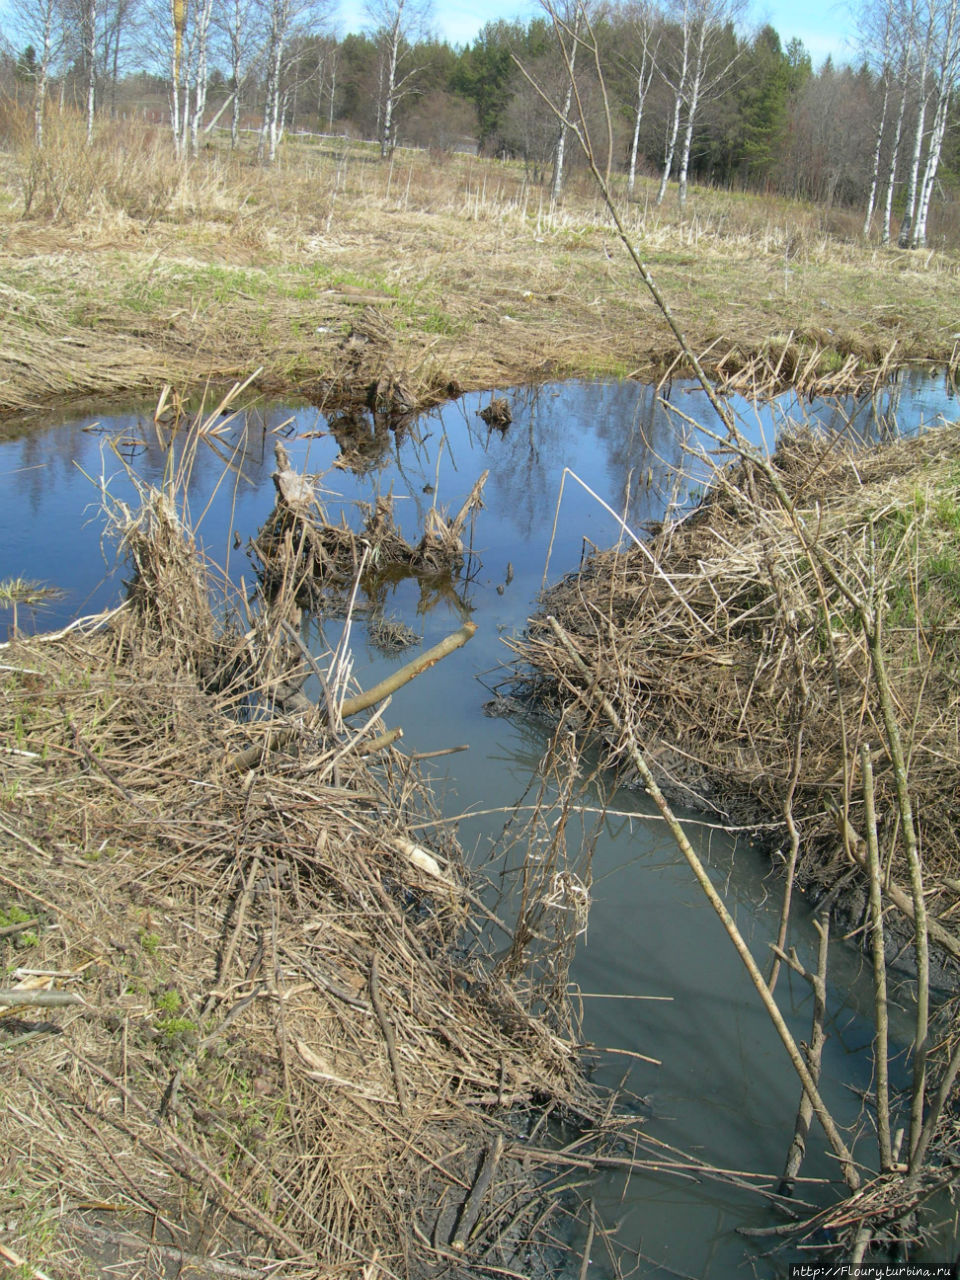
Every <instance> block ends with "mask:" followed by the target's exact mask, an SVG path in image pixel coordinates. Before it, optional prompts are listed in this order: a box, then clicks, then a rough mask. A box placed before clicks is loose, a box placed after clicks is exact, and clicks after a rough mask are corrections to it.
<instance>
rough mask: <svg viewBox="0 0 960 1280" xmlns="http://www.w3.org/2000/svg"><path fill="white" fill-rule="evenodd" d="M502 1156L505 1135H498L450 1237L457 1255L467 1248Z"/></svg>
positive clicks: (492, 1143) (486, 1152)
mask: <svg viewBox="0 0 960 1280" xmlns="http://www.w3.org/2000/svg"><path fill="white" fill-rule="evenodd" d="M501 1155H503V1135H502V1134H499V1133H498V1134H497V1136H496V1137H495V1138H494V1140H493V1142H491V1143H490V1145H489V1146H488V1147H487V1149H486V1151H485V1152H484V1155H483V1163H482V1164H481V1166H480V1170H479V1172H478V1173H477V1177H476V1181H475V1182H474V1184H473V1186H472V1187H471V1188H470V1194H469V1195H468V1196H467V1198H466V1200H464V1202H463V1204H462V1206H461V1208H460V1214H459V1217H458V1218H457V1225H456V1227H455V1228H454V1231H453V1235H452V1236H451V1237H450V1248H451V1249H453V1251H454V1252H455V1253H463V1252H464V1250H465V1249H466V1247H467V1241H468V1240H469V1239H470V1232H471V1231H472V1230H473V1228H474V1227H475V1226H476V1223H477V1218H479V1216H480V1206H481V1204H482V1203H483V1197H484V1196H485V1195H486V1194H487V1190H488V1188H489V1186H490V1183H491V1182H492V1181H493V1175H494V1174H495V1173H496V1171H497V1165H498V1164H499V1163H500V1157H501Z"/></svg>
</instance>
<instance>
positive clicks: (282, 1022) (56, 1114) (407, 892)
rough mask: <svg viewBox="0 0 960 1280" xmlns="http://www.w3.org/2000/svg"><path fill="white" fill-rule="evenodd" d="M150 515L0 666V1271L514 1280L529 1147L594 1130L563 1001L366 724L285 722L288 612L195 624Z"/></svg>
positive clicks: (166, 532) (541, 1170)
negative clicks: (58, 613) (77, 618)
mask: <svg viewBox="0 0 960 1280" xmlns="http://www.w3.org/2000/svg"><path fill="white" fill-rule="evenodd" d="M143 496H144V502H143V506H142V509H141V510H140V511H139V512H133V513H131V512H130V511H128V510H126V509H125V508H123V509H120V508H117V509H116V510H115V511H114V513H113V515H114V524H115V533H116V534H117V536H119V538H120V539H121V542H122V545H123V546H124V547H125V549H126V551H127V554H128V556H129V563H130V566H131V588H130V594H129V599H128V600H127V602H126V603H125V604H124V605H122V606H121V607H120V608H118V609H116V610H114V611H113V612H112V613H111V614H109V615H102V616H100V617H98V618H96V619H94V620H91V621H89V622H88V623H87V624H85V625H83V626H78V627H73V628H70V629H68V630H67V631H66V632H63V633H60V634H56V635H49V636H41V637H37V638H33V639H23V640H14V641H12V642H11V643H9V644H7V645H5V646H4V647H3V650H2V655H0V656H2V669H0V741H2V742H3V743H4V747H3V750H2V752H0V787H2V791H0V796H2V806H0V828H2V832H3V842H4V857H3V870H2V873H0V913H2V915H0V953H2V961H3V965H4V980H3V987H4V988H5V990H4V992H3V998H2V1003H0V1048H2V1049H3V1050H4V1053H5V1061H6V1068H5V1071H4V1076H3V1084H2V1087H0V1100H2V1105H0V1145H2V1148H3V1150H4V1152H5V1155H6V1157H7V1159H8V1161H9V1163H8V1166H7V1172H8V1176H7V1177H6V1178H5V1180H4V1181H5V1184H6V1185H5V1189H4V1192H3V1195H2V1197H0V1198H2V1203H3V1210H4V1212H3V1214H2V1220H3V1223H4V1227H3V1233H2V1235H0V1248H2V1250H5V1251H6V1252H3V1253H2V1254H0V1256H3V1257H4V1258H6V1259H7V1260H11V1259H13V1260H16V1259H17V1258H19V1259H23V1260H26V1261H27V1262H28V1263H29V1264H30V1265H31V1266H33V1267H48V1268H50V1269H52V1270H53V1271H54V1272H55V1273H57V1274H76V1275H84V1274H89V1273H95V1272H96V1269H97V1268H98V1267H102V1266H105V1265H108V1264H113V1263H115V1262H118V1261H122V1262H125V1263H127V1264H129V1265H131V1266H135V1267H136V1268H138V1270H137V1272H136V1273H137V1274H139V1275H143V1276H162V1275H172V1274H177V1273H178V1270H177V1268H178V1267H181V1268H182V1267H184V1266H186V1267H188V1268H189V1269H190V1270H191V1274H196V1275H198V1276H207V1275H209V1276H215V1275H231V1276H248V1275H249V1276H252V1275H261V1274H264V1273H265V1272H266V1271H269V1274H271V1275H277V1276H297V1277H308V1276H311V1277H316V1276H321V1275H322V1276H324V1277H326V1276H331V1275H344V1276H349V1275H363V1276H364V1277H365V1280H375V1278H377V1277H406V1276H429V1275H433V1274H439V1273H440V1272H443V1273H444V1274H446V1275H461V1274H463V1275H466V1274H477V1273H478V1272H480V1273H482V1272H484V1271H485V1270H490V1269H493V1270H497V1269H498V1268H499V1269H504V1268H505V1269H506V1270H507V1271H514V1272H516V1271H519V1272H521V1273H522V1274H525V1275H528V1274H538V1273H539V1271H540V1270H542V1269H543V1268H545V1266H546V1265H547V1264H548V1262H549V1260H550V1258H551V1256H552V1255H551V1254H550V1250H551V1248H552V1247H555V1242H558V1241H559V1242H562V1241H563V1239H564V1238H565V1235H566V1232H567V1227H566V1226H565V1224H564V1221H563V1219H564V1215H565V1212H566V1210H565V1209H564V1207H563V1206H564V1200H563V1197H562V1195H560V1194H559V1187H558V1182H557V1179H556V1177H555V1176H554V1172H553V1171H551V1170H550V1169H549V1165H548V1164H546V1163H545V1161H544V1160H543V1153H541V1159H540V1160H538V1161H536V1162H535V1163H534V1165H533V1167H531V1166H530V1164H529V1162H528V1161H527V1160H526V1159H521V1153H520V1144H521V1142H522V1141H523V1139H524V1138H525V1137H527V1136H528V1134H529V1133H531V1132H536V1133H537V1134H540V1135H541V1144H542V1141H543V1140H542V1133H543V1125H544V1118H545V1116H546V1115H547V1114H548V1113H552V1114H553V1115H554V1117H555V1118H557V1119H567V1120H569V1121H571V1122H573V1123H574V1124H575V1125H577V1126H581V1127H583V1126H586V1127H588V1128H589V1127H591V1126H592V1125H594V1124H596V1125H597V1126H598V1127H599V1128H600V1129H602V1128H603V1127H604V1125H605V1118H604V1108H605V1107H606V1100H603V1101H602V1103H601V1100H599V1099H598V1098H597V1097H596V1096H595V1094H594V1092H593V1090H592V1089H591V1088H590V1087H589V1086H588V1084H587V1083H586V1082H585V1080H584V1078H583V1076H582V1075H581V1073H580V1068H579V1062H578V1052H577V1048H578V1046H577V1044H576V1042H575V1040H574V1039H573V1038H572V1036H571V1034H570V1025H569V1020H568V1018H567V1015H566V1012H565V1011H564V1010H563V1009H561V1008H560V1007H558V1006H555V1007H553V1008H552V1009H551V1008H550V1007H547V1008H546V1009H545V1008H544V1006H543V1003H542V992H536V986H535V984H532V983H531V982H530V973H529V971H528V972H527V973H526V977H525V980H524V982H523V983H522V984H521V983H519V982H515V981H513V980H511V979H510V978H508V977H507V976H506V974H505V973H504V972H503V970H502V969H498V968H497V967H496V966H495V965H494V964H493V963H492V962H491V961H490V960H489V959H488V947H491V943H490V941H489V939H488V938H487V935H486V932H485V927H484V926H487V925H489V923H490V921H489V912H488V911H487V908H486V907H485V906H484V903H483V902H482V901H481V899H480V898H479V896H478V894H477V892H476V891H475V889H474V888H473V887H471V884H470V881H469V877H468V875H467V873H466V871H465V869H464V866H463V863H462V860H461V857H460V851H459V849H458V848H457V846H456V844H455V843H454V842H453V841H452V840H451V839H446V838H441V839H439V840H438V839H429V840H428V839H427V838H426V837H425V834H424V833H425V832H427V831H432V830H434V829H433V828H432V826H431V822H430V819H431V816H432V810H431V804H430V796H429V793H428V791H427V789H426V788H425V786H424V784H423V782H422V779H421V778H420V776H419V774H418V772H417V770H416V767H415V765H414V764H413V763H412V762H411V761H410V760H409V759H408V758H407V757H406V756H404V755H403V754H402V753H401V752H399V751H398V750H397V749H396V748H395V747H393V746H391V745H390V738H389V735H385V734H384V725H383V723H382V720H381V719H380V717H379V715H378V714H377V712H376V710H370V711H368V712H367V713H366V714H365V715H362V716H361V715H358V714H356V713H354V712H353V711H352V710H351V706H350V705H349V703H348V702H347V701H344V698H345V696H346V695H347V693H348V689H347V687H346V686H345V685H344V684H342V683H338V681H337V679H336V678H335V676H333V675H331V677H330V679H329V680H327V682H326V684H325V695H324V700H323V701H324V705H323V707H322V708H314V711H313V714H312V715H307V714H304V711H303V708H302V707H298V714H297V715H296V716H289V715H286V714H284V712H283V710H282V706H283V703H282V700H281V699H280V697H278V688H279V687H280V685H281V683H282V682H283V681H284V680H286V679H287V678H288V677H289V674H290V654H289V653H288V652H286V651H285V645H284V636H285V632H284V628H283V623H284V621H285V619H286V618H288V617H290V616H292V610H293V609H295V608H296V605H295V601H294V599H293V596H294V594H295V592H294V591H293V590H291V589H290V588H289V587H283V586H282V585H281V586H280V587H278V588H276V589H271V591H270V593H269V598H268V596H263V597H262V598H261V600H260V602H259V603H254V604H253V606H252V612H251V605H250V603H249V602H247V601H244V600H240V599H236V600H232V601H229V602H228V605H227V607H226V609H225V610H224V609H223V608H222V607H221V605H222V587H221V588H220V596H219V598H218V599H217V604H216V608H215V607H214V604H213V603H212V602H213V599H214V595H213V580H212V579H211V578H210V576H209V574H208V569H207V567H206V566H205V565H203V564H202V562H201V561H200V560H199V558H198V555H197V552H196V548H195V546H194V544H193V541H192V538H191V535H190V533H189V530H188V529H187V528H185V527H184V525H183V524H182V522H181V519H180V516H179V514H178V509H177V506H176V503H175V501H174V498H173V495H171V494H170V493H165V494H160V493H155V492H149V493H145V494H144V495H143ZM241 618H242V619H243V621H242V622H241V621H240V619H241ZM332 670H335V669H333V668H332ZM438 830H441V831H442V830H444V828H442V827H441V828H438ZM496 927H500V926H496ZM501 944H502V939H501ZM491 949H492V948H491ZM546 960H547V958H546V957H545V962H546ZM535 992H536V994H535ZM534 1000H536V1001H537V1002H538V1003H537V1008H538V1012H536V1013H534V1012H533V1011H532V1009H533V1002H534Z"/></svg>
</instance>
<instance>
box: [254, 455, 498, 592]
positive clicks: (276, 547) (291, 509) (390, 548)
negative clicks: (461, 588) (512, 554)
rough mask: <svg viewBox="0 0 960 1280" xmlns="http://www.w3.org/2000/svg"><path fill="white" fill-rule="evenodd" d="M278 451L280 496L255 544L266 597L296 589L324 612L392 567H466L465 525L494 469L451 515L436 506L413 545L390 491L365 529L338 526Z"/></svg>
mask: <svg viewBox="0 0 960 1280" xmlns="http://www.w3.org/2000/svg"><path fill="white" fill-rule="evenodd" d="M276 457H277V469H276V471H275V472H274V473H273V482H274V487H275V489H276V492H277V497H276V502H275V504H274V508H273V511H272V512H271V514H270V517H269V518H268V520H267V521H266V523H265V524H264V526H263V528H262V529H261V531H260V533H259V534H258V536H257V538H256V540H255V542H254V543H253V551H254V554H255V556H256V558H257V561H258V575H259V578H260V581H261V583H262V585H263V589H264V592H265V594H266V595H267V596H268V597H269V598H271V599H272V598H274V597H276V596H277V595H278V594H280V595H282V594H283V593H285V592H291V593H292V596H293V599H294V600H295V601H296V603H297V605H298V606H300V607H302V608H305V609H309V610H312V611H314V612H321V611H322V610H323V608H324V606H325V605H328V604H329V603H330V601H331V599H335V598H337V597H342V596H343V594H344V592H345V591H348V590H349V589H350V588H351V587H352V586H353V584H354V583H355V582H356V581H357V579H358V578H364V577H366V578H367V579H369V578H370V577H372V576H376V575H380V574H383V573H385V572H387V571H389V570H391V569H402V570H405V571H407V572H409V573H412V574H418V575H424V574H427V575H430V574H446V575H453V574H456V573H458V572H459V571H460V569H461V568H462V567H463V563H464V558H465V555H466V547H465V545H464V541H463V535H464V531H465V529H466V526H467V523H468V522H469V520H470V519H471V517H472V516H473V515H474V514H475V513H476V512H477V511H478V510H479V508H480V506H481V505H482V502H481V498H482V494H483V487H484V485H485V484H486V482H487V476H488V474H489V472H487V471H484V472H483V474H482V475H481V476H480V477H479V479H478V480H477V482H476V484H475V485H474V486H473V488H472V489H471V491H470V493H469V494H468V495H467V498H466V501H465V502H464V503H463V505H462V506H461V507H460V510H459V511H458V512H457V513H456V515H454V516H453V517H449V516H446V515H443V514H442V513H441V512H440V511H439V510H438V509H437V507H436V506H432V507H431V508H430V509H429V511H428V512H427V516H426V521H425V527H424V530H423V534H422V535H421V537H420V539H419V541H418V542H417V543H415V544H414V543H411V542H408V541H407V539H406V538H404V536H403V534H402V533H401V532H400V530H399V529H398V528H397V524H396V521H395V519H394V514H393V500H392V498H390V497H389V496H381V497H379V498H377V500H376V502H375V503H374V504H373V505H372V507H371V508H369V509H367V511H366V520H365V522H364V525H363V528H362V529H361V530H360V532H359V533H356V532H354V530H353V529H351V528H350V526H349V525H348V524H347V522H346V519H345V518H344V519H341V521H340V523H339V524H333V523H332V522H331V521H330V520H329V519H328V518H327V515H326V512H325V511H324V509H323V506H322V504H321V503H320V501H319V499H318V497H317V489H316V486H315V484H314V482H313V481H312V480H311V479H310V478H309V477H308V476H304V475H301V474H300V473H299V472H297V471H295V470H294V469H293V468H292V467H291V465H290V459H289V457H288V456H287V451H286V450H285V449H284V447H283V445H282V444H279V443H278V444H277V445H276Z"/></svg>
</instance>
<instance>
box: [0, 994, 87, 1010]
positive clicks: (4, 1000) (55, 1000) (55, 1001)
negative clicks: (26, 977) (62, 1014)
mask: <svg viewBox="0 0 960 1280" xmlns="http://www.w3.org/2000/svg"><path fill="white" fill-rule="evenodd" d="M0 1004H2V1005H13V1006H14V1007H15V1006H16V1005H18V1004H24V1005H32V1006H33V1007H34V1008H38V1009H57V1008H60V1007H61V1006H63V1005H73V1004H83V999H82V998H81V997H80V996H78V995H77V994H76V992H73V991H17V990H16V989H14V990H12V991H0Z"/></svg>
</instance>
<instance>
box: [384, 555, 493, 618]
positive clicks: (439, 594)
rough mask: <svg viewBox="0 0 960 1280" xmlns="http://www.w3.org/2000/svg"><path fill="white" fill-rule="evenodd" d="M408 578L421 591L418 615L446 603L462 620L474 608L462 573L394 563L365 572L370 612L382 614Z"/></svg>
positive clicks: (417, 608) (467, 616) (423, 614)
mask: <svg viewBox="0 0 960 1280" xmlns="http://www.w3.org/2000/svg"><path fill="white" fill-rule="evenodd" d="M407 582H415V583H416V585H417V588H418V591H419V599H418V601H417V606H416V615H417V617H418V618H420V617H425V616H426V615H427V614H428V613H431V612H432V611H433V610H434V609H436V608H437V607H438V606H439V605H444V606H446V608H447V609H449V610H450V612H451V613H453V614H455V615H456V616H457V617H459V618H461V619H463V620H466V619H467V618H469V617H470V615H471V613H472V612H473V606H472V604H471V603H470V601H469V598H468V593H469V585H470V584H469V582H468V580H467V579H466V578H465V577H464V575H463V574H462V573H461V574H453V573H446V572H445V573H411V572H410V571H409V570H408V569H405V568H404V567H402V566H400V565H392V566H391V567H390V568H389V569H386V570H384V572H382V573H367V574H364V576H363V579H362V581H361V583H360V589H361V591H362V593H363V596H364V598H365V599H366V600H367V601H368V602H369V605H370V611H371V613H373V614H379V615H381V616H383V615H385V614H386V610H387V605H388V602H389V601H390V600H391V599H392V598H393V597H394V596H396V594H397V592H398V590H399V588H400V587H401V586H402V585H403V584H404V583H407Z"/></svg>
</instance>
